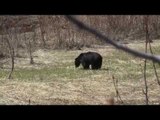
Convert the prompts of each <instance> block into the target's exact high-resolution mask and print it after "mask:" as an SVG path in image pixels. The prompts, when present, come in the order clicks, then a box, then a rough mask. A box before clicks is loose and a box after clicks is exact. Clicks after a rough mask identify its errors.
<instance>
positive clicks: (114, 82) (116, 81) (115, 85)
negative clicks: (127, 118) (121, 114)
mask: <svg viewBox="0 0 160 120" xmlns="http://www.w3.org/2000/svg"><path fill="white" fill-rule="evenodd" d="M112 80H113V84H114V88H115V90H116V96H117V100H119V99H120V101H121V103H124V102H123V100H122V98H121V96H120V94H119V91H118V79H116V80H115V79H114V76H113V75H112ZM118 98H119V99H118Z"/></svg>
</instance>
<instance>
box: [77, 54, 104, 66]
mask: <svg viewBox="0 0 160 120" xmlns="http://www.w3.org/2000/svg"><path fill="white" fill-rule="evenodd" d="M80 64H82V66H83V68H84V69H89V68H90V66H91V69H100V68H101V66H102V56H101V55H100V54H99V53H96V52H86V53H81V54H80V55H79V56H78V57H77V58H75V67H79V66H80Z"/></svg>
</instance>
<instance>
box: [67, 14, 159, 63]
mask: <svg viewBox="0 0 160 120" xmlns="http://www.w3.org/2000/svg"><path fill="white" fill-rule="evenodd" d="M66 18H67V19H68V20H70V21H71V22H72V23H74V24H76V25H77V26H78V27H79V28H81V29H84V30H86V31H88V32H90V33H92V34H93V35H95V36H96V37H99V38H100V40H102V41H105V42H106V43H108V44H111V45H113V46H114V47H116V48H117V49H120V50H123V51H125V52H128V53H130V54H132V55H134V56H137V57H140V58H144V59H148V60H152V61H154V62H158V63H160V56H155V55H152V54H149V53H143V52H139V51H137V50H133V49H130V48H128V47H126V46H124V45H122V44H119V43H116V42H114V41H112V40H110V39H109V38H108V37H106V36H105V35H103V34H102V33H100V32H99V31H97V30H95V29H94V28H91V27H89V26H88V25H86V24H84V23H83V22H81V21H80V20H78V19H77V18H75V17H73V16H70V15H67V16H66Z"/></svg>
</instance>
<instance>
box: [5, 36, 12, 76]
mask: <svg viewBox="0 0 160 120" xmlns="http://www.w3.org/2000/svg"><path fill="white" fill-rule="evenodd" d="M6 41H7V44H8V48H9V53H10V56H11V65H12V66H11V71H10V73H9V75H8V79H11V76H12V73H13V70H14V48H13V47H12V46H11V44H10V42H9V40H8V39H6Z"/></svg>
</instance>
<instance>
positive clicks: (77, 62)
mask: <svg viewBox="0 0 160 120" xmlns="http://www.w3.org/2000/svg"><path fill="white" fill-rule="evenodd" d="M80 64H81V62H80V60H79V59H78V58H76V59H75V67H79V65H80Z"/></svg>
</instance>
